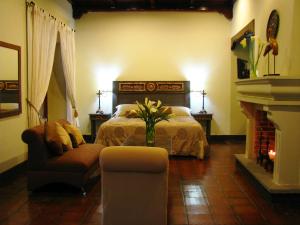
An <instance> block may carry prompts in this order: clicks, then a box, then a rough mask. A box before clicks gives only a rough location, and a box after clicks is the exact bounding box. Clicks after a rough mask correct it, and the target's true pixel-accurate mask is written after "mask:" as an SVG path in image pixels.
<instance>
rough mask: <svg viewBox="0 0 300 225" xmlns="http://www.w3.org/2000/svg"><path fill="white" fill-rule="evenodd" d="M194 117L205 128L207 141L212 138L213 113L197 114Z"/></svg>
mask: <svg viewBox="0 0 300 225" xmlns="http://www.w3.org/2000/svg"><path fill="white" fill-rule="evenodd" d="M192 116H193V117H194V118H195V120H197V121H198V122H199V123H200V124H201V125H202V127H203V129H204V131H205V134H206V137H207V139H209V138H210V131H211V120H212V114H211V113H195V114H192Z"/></svg>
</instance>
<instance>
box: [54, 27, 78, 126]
mask: <svg viewBox="0 0 300 225" xmlns="http://www.w3.org/2000/svg"><path fill="white" fill-rule="evenodd" d="M59 35H60V45H61V57H62V64H63V71H64V75H65V81H66V91H67V119H68V121H70V122H71V123H72V124H74V125H75V126H77V127H79V121H78V113H77V108H76V95H75V33H74V31H73V30H72V29H70V28H69V27H67V26H65V25H62V24H61V25H60V26H59Z"/></svg>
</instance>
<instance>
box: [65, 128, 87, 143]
mask: <svg viewBox="0 0 300 225" xmlns="http://www.w3.org/2000/svg"><path fill="white" fill-rule="evenodd" d="M63 126H64V128H65V129H66V131H67V132H68V133H69V134H72V135H73V136H74V137H75V139H76V142H77V144H78V145H81V144H85V140H84V139H83V137H82V134H81V132H80V130H79V129H78V128H77V127H75V126H73V125H71V124H67V123H65V124H64V125H63Z"/></svg>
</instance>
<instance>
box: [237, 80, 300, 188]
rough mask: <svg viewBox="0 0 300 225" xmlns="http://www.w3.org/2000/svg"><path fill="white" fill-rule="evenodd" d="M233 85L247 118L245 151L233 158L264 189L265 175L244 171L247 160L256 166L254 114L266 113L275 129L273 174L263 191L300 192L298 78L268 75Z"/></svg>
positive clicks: (299, 95)
mask: <svg viewBox="0 0 300 225" xmlns="http://www.w3.org/2000/svg"><path fill="white" fill-rule="evenodd" d="M235 84H236V90H237V99H238V100H239V101H240V105H241V107H242V111H243V113H244V114H245V115H246V117H247V137H246V151H245V154H243V155H239V156H236V158H237V160H238V161H239V162H240V163H242V164H243V165H244V166H245V167H246V169H248V170H249V172H250V173H252V175H254V176H255V177H256V178H258V180H259V179H260V180H261V183H262V184H263V185H264V186H265V187H266V185H265V184H266V177H268V176H265V175H263V176H262V174H257V171H258V170H259V171H261V169H255V168H254V169H253V166H251V167H252V168H251V169H252V170H253V171H254V172H253V171H252V172H251V169H249V168H247V164H249V160H250V162H254V163H252V164H254V165H255V155H254V153H253V152H254V144H253V143H254V130H255V112H256V111H257V110H263V111H266V112H267V117H268V119H269V120H271V121H272V122H273V123H274V126H275V128H276V130H275V137H276V138H275V139H276V140H275V149H276V158H275V161H274V172H273V174H272V176H271V180H270V181H268V182H267V183H268V187H266V189H268V190H269V191H270V192H280V191H282V192H286V191H291V192H294V193H300V164H299V161H300V151H299V146H300V132H298V131H299V129H300V76H267V77H259V78H256V79H243V80H238V81H236V82H235ZM243 159H244V162H243ZM246 162H247V163H246ZM255 173H256V174H255ZM262 177H263V178H262ZM274 187H275V188H274Z"/></svg>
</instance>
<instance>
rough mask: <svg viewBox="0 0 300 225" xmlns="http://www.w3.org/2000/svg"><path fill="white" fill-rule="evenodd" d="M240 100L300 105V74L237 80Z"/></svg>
mask: <svg viewBox="0 0 300 225" xmlns="http://www.w3.org/2000/svg"><path fill="white" fill-rule="evenodd" d="M235 83H236V88H237V92H238V100H239V101H244V102H251V103H256V104H262V105H290V106H300V76H268V77H258V78H256V79H243V80H238V81H236V82H235Z"/></svg>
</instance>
